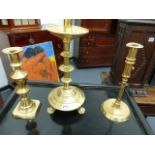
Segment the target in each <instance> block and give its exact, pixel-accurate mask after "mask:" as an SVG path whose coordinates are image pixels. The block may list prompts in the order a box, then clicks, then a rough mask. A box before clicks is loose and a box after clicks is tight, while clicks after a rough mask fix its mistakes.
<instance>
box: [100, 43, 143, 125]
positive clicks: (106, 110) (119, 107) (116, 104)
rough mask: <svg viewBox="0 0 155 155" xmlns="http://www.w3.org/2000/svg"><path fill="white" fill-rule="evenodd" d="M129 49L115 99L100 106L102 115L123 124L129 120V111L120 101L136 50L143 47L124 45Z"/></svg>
mask: <svg viewBox="0 0 155 155" xmlns="http://www.w3.org/2000/svg"><path fill="white" fill-rule="evenodd" d="M126 46H127V47H129V52H128V56H127V57H126V60H125V67H124V71H123V74H122V82H121V86H120V90H119V92H118V96H117V98H116V99H114V98H113V99H108V100H106V101H104V102H103V103H102V105H101V111H102V113H103V114H104V115H105V116H106V117H107V118H108V119H110V120H112V121H115V122H124V121H127V120H128V119H129V118H130V110H129V107H128V106H127V104H126V103H125V102H123V101H122V100H121V98H122V96H123V93H124V89H125V86H126V84H127V81H128V79H129V78H130V76H131V71H132V70H133V69H134V68H133V65H134V64H135V61H136V55H137V52H138V49H140V48H143V45H141V44H138V43H134V42H131V43H128V44H126Z"/></svg>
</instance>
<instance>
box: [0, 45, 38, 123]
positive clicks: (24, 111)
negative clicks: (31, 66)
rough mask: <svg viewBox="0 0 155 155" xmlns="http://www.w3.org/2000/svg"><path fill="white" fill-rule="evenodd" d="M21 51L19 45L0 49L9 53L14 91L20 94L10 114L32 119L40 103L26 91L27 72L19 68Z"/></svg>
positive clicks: (28, 89) (27, 87)
mask: <svg viewBox="0 0 155 155" xmlns="http://www.w3.org/2000/svg"><path fill="white" fill-rule="evenodd" d="M21 51H22V48H20V47H9V48H5V49H3V50H2V52H3V53H5V54H7V55H9V58H10V61H11V65H10V66H11V67H12V68H13V72H12V73H11V74H10V77H11V79H13V80H15V81H16V83H17V86H18V87H17V89H16V93H17V94H18V95H20V97H21V98H20V101H19V103H18V104H17V106H16V107H15V109H14V110H13V112H12V114H13V116H14V117H16V118H20V119H25V120H32V119H34V118H35V117H36V115H37V111H38V108H39V105H40V101H39V100H34V99H30V98H29V97H28V95H27V94H28V93H29V91H30V88H29V86H27V85H26V79H27V75H28V74H27V72H26V71H24V70H22V69H21V64H22V63H21V62H20V58H19V52H21Z"/></svg>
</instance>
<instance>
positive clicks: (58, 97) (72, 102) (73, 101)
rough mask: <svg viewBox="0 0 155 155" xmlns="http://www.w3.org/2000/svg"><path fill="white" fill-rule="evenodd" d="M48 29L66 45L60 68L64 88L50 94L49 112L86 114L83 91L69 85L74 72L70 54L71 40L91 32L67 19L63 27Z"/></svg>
mask: <svg viewBox="0 0 155 155" xmlns="http://www.w3.org/2000/svg"><path fill="white" fill-rule="evenodd" d="M46 29H47V30H48V31H49V32H51V33H52V34H53V35H55V36H57V37H59V38H61V39H62V40H63V45H64V51H63V52H62V53H61V56H62V57H64V64H63V65H61V66H60V67H59V70H61V71H62V72H64V76H63V77H62V78H61V81H62V82H63V83H64V86H60V87H57V88H55V89H54V90H52V91H51V92H50V94H49V96H48V100H49V104H50V106H51V107H49V108H48V109H47V111H48V113H50V114H52V113H54V111H55V110H59V111H73V110H77V111H78V113H79V114H84V113H85V108H84V107H83V103H84V101H85V95H84V93H83V91H82V90H80V89H79V88H77V87H75V86H70V85H69V84H70V83H71V81H72V78H71V76H70V73H71V72H72V71H73V70H74V67H73V66H72V65H70V63H69V58H70V57H72V55H71V53H70V43H71V40H72V39H74V38H77V37H80V36H82V35H84V34H87V33H88V32H89V31H88V29H85V28H81V27H78V26H73V25H72V20H71V19H65V20H64V25H63V26H55V25H49V26H47V27H46Z"/></svg>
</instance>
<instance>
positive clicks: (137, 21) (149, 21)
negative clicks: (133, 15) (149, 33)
mask: <svg viewBox="0 0 155 155" xmlns="http://www.w3.org/2000/svg"><path fill="white" fill-rule="evenodd" d="M119 21H121V22H125V23H129V24H147V25H155V19H119Z"/></svg>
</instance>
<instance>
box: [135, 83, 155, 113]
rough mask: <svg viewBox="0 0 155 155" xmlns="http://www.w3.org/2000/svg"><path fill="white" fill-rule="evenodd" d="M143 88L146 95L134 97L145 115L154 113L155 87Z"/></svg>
mask: <svg viewBox="0 0 155 155" xmlns="http://www.w3.org/2000/svg"><path fill="white" fill-rule="evenodd" d="M144 89H145V91H146V92H147V93H148V96H138V97H134V99H135V101H136V103H137V104H138V105H139V106H140V108H141V110H142V111H143V113H144V115H145V116H148V115H155V87H153V86H145V87H144Z"/></svg>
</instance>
